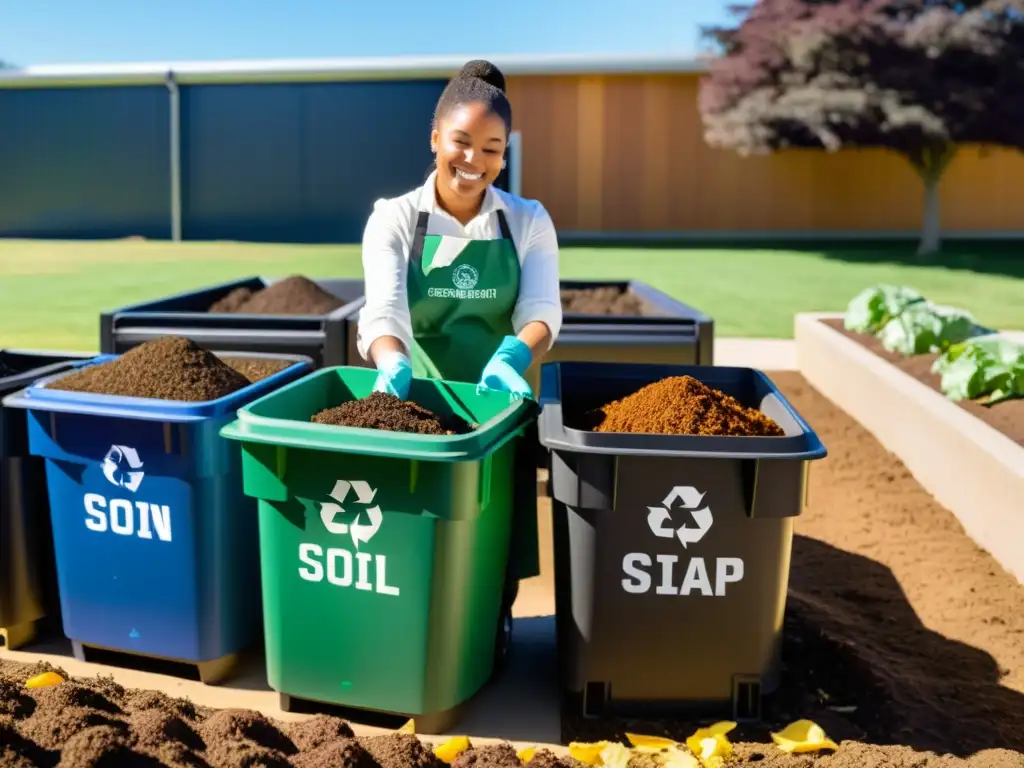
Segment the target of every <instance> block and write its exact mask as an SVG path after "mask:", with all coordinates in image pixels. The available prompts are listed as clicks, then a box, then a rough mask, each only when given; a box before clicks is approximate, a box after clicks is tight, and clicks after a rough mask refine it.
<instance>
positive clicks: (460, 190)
mask: <svg viewBox="0 0 1024 768" xmlns="http://www.w3.org/2000/svg"><path fill="white" fill-rule="evenodd" d="M505 141H506V139H505V122H504V121H503V120H502V119H501V118H500V117H499V116H498V115H496V114H494V113H493V112H490V111H488V109H487V106H486V105H485V104H465V105H460V106H458V107H456V108H455V109H454V110H452V111H451V112H450V113H448V116H447V117H445V118H444V119H443V120H442V121H441V122H440V123H439V124H438V126H437V128H436V129H434V131H433V133H431V135H430V143H431V145H432V146H433V148H434V151H435V152H437V184H438V187H439V188H441V189H447V190H450V191H451V192H454V193H455V194H457V195H459V196H465V197H477V196H479V195H481V194H483V192H484V190H485V189H487V186H488V185H489V184H493V183H494V180H495V179H497V178H498V174H500V173H501V161H502V158H503V157H504V155H505Z"/></svg>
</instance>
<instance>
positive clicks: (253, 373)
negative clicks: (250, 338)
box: [221, 357, 293, 384]
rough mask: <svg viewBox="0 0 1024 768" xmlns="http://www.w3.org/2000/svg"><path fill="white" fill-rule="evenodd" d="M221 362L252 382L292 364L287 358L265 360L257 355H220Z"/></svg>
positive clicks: (261, 379)
mask: <svg viewBox="0 0 1024 768" xmlns="http://www.w3.org/2000/svg"><path fill="white" fill-rule="evenodd" d="M221 362H223V363H224V364H226V365H230V366H231V367H232V368H234V369H235V370H236V371H238V372H239V373H240V374H242V375H243V376H245V378H247V379H248V380H249V382H250V383H252V384H255V383H256V382H257V381H263V379H265V378H267V377H269V376H273V375H274V374H275V373H280V372H281V371H283V370H284V369H285V368H288V367H289V366H291V365H293V363H290V362H288V361H287V360H265V359H261V358H258V357H222V358H221Z"/></svg>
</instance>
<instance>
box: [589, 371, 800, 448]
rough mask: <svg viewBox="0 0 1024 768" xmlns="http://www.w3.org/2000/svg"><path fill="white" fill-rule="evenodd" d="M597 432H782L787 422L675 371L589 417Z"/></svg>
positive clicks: (740, 434)
mask: <svg viewBox="0 0 1024 768" xmlns="http://www.w3.org/2000/svg"><path fill="white" fill-rule="evenodd" d="M587 420H588V422H589V423H590V424H591V425H592V426H591V428H592V429H593V431H595V432H629V433H633V434H651V435H706V436H718V437H721V436H731V437H781V436H782V435H783V434H784V433H783V431H782V428H781V427H780V426H779V425H778V424H776V423H775V421H774V420H772V419H771V418H769V417H768V416H766V415H764V414H763V413H761V411H759V410H757V409H756V408H746V407H744V406H743V405H741V404H740V403H739V401H737V400H736V398H734V397H731V396H730V395H727V394H725V393H723V392H719V391H718V390H717V389H712V388H711V387H709V386H707V385H706V384H704V383H702V382H700V381H697V379H695V378H693V377H692V376H670V377H669V378H667V379H662V380H661V381H656V382H654V383H653V384H648V385H647V386H645V387H642V388H641V389H638V390H637V391H636V392H634V393H633V394H631V395H629V396H628V397H624V398H622V399H621V400H615V401H614V402H611V403H608V404H607V405H605V406H603V407H601V408H599V409H598V410H597V412H594V413H591V414H589V415H588V417H587Z"/></svg>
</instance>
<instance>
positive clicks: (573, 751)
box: [569, 741, 614, 765]
mask: <svg viewBox="0 0 1024 768" xmlns="http://www.w3.org/2000/svg"><path fill="white" fill-rule="evenodd" d="M612 743H614V742H611V741H592V742H583V741H574V742H572V743H570V744H569V755H570V756H571V757H572V759H573V760H579V761H580V762H581V763H583V764H585V765H600V764H601V750H603V749H604V748H605V747H607V746H608V745H609V744H612Z"/></svg>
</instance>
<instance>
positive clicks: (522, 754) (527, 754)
mask: <svg viewBox="0 0 1024 768" xmlns="http://www.w3.org/2000/svg"><path fill="white" fill-rule="evenodd" d="M535 754H537V748H536V747H526V748H525V749H521V750H519V751H518V752H516V757H518V758H519V762H520V763H522V764H523V765H526V764H527V763H528V762H530V761H531V760H533V756H534V755H535Z"/></svg>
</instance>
